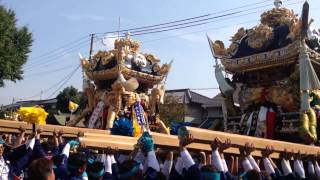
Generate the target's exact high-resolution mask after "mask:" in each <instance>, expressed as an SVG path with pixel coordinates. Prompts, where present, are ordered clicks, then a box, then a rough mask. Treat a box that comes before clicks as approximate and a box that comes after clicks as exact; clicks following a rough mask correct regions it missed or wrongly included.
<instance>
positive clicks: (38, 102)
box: [2, 98, 58, 109]
mask: <svg viewBox="0 0 320 180" xmlns="http://www.w3.org/2000/svg"><path fill="white" fill-rule="evenodd" d="M57 101H58V100H57V99H56V98H53V99H44V100H29V101H18V102H16V103H14V104H8V105H6V106H3V107H2V108H3V109H12V108H19V107H21V106H27V107H28V106H35V105H48V104H56V103H57Z"/></svg>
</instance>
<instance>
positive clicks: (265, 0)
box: [95, 0, 270, 34]
mask: <svg viewBox="0 0 320 180" xmlns="http://www.w3.org/2000/svg"><path fill="white" fill-rule="evenodd" d="M265 2H270V1H269V0H264V1H261V2H257V3H251V4H246V5H243V6H238V7H234V8H230V9H225V10H221V11H217V12H212V13H208V14H205V15H200V16H195V17H190V18H185V19H180V20H175V21H170V22H165V23H160V24H154V25H148V26H142V27H136V28H129V29H124V30H120V31H109V32H103V33H95V34H110V33H117V32H128V31H132V30H139V29H146V28H152V27H158V26H163V25H168V24H174V23H179V22H185V21H190V20H194V19H200V18H204V17H208V16H211V15H214V14H220V13H225V12H229V11H233V10H239V9H241V8H244V7H250V6H255V5H258V4H263V3H265Z"/></svg>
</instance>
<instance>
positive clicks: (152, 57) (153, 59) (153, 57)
mask: <svg viewBox="0 0 320 180" xmlns="http://www.w3.org/2000/svg"><path fill="white" fill-rule="evenodd" d="M144 56H145V57H146V59H147V60H149V61H151V62H153V63H157V62H160V60H159V59H158V58H156V57H155V56H154V55H153V54H144Z"/></svg>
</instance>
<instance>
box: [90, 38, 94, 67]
mask: <svg viewBox="0 0 320 180" xmlns="http://www.w3.org/2000/svg"><path fill="white" fill-rule="evenodd" d="M93 38H94V34H91V42H90V51H89V62H90V61H91V55H92V49H93Z"/></svg>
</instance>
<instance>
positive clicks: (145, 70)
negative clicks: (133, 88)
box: [82, 35, 171, 85]
mask: <svg viewBox="0 0 320 180" xmlns="http://www.w3.org/2000/svg"><path fill="white" fill-rule="evenodd" d="M82 66H83V68H84V70H85V73H86V75H87V77H88V78H89V79H90V80H93V81H103V80H111V79H116V78H117V76H118V75H119V73H122V74H123V75H124V76H125V77H126V78H132V77H133V78H136V79H137V80H138V81H139V82H142V83H146V84H150V85H152V84H157V83H160V82H161V81H162V80H163V79H164V77H165V76H166V75H167V73H168V72H169V70H170V67H171V65H170V64H163V65H161V64H160V59H158V58H157V57H156V56H154V55H153V54H150V53H143V52H140V44H139V42H138V41H135V40H133V39H131V38H130V37H129V35H127V36H126V37H125V38H120V39H117V40H115V42H114V49H112V50H109V51H98V52H97V53H95V54H94V55H93V56H92V58H91V60H90V61H89V60H87V59H82Z"/></svg>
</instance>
